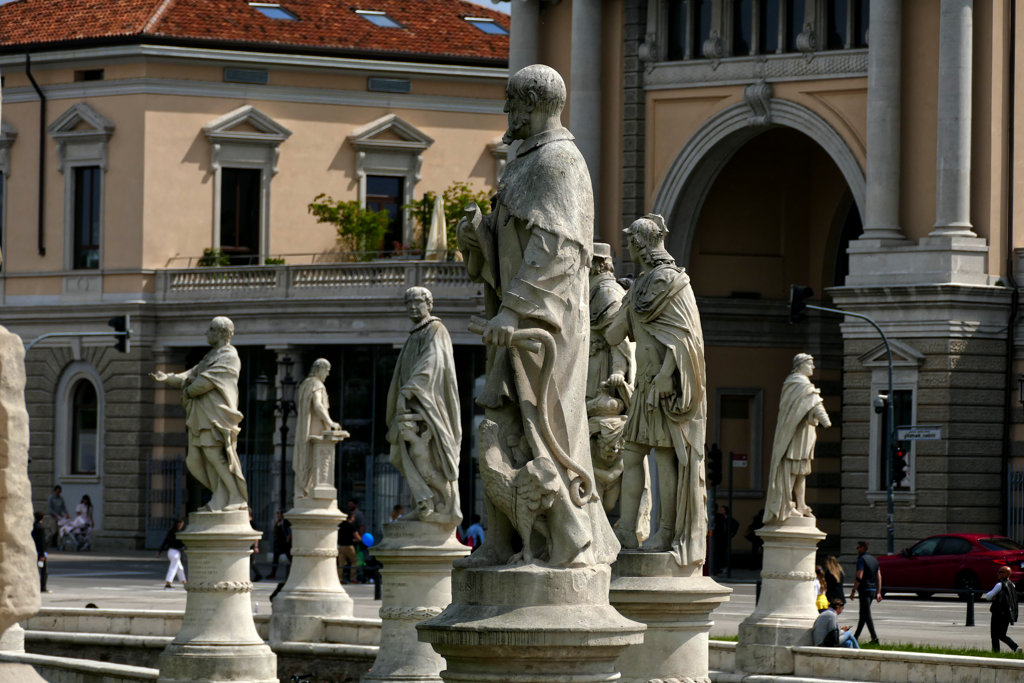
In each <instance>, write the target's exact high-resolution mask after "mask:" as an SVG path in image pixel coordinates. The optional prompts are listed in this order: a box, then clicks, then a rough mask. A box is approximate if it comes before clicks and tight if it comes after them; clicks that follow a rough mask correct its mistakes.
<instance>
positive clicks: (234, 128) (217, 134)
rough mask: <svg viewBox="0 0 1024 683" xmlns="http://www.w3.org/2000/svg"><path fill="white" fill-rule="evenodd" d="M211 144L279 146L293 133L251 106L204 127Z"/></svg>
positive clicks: (236, 110) (248, 105) (240, 108)
mask: <svg viewBox="0 0 1024 683" xmlns="http://www.w3.org/2000/svg"><path fill="white" fill-rule="evenodd" d="M203 132H204V133H206V137H207V138H209V139H210V142H214V143H223V142H257V143H265V144H272V145H279V144H281V143H282V142H284V141H285V140H287V139H288V138H289V137H290V136H291V134H292V132H291V131H290V130H288V129H287V128H285V127H284V126H282V125H281V124H280V123H278V122H277V121H275V120H274V119H272V118H270V117H269V116H267V115H266V114H264V113H263V112H261V111H260V110H259V109H257V108H256V107H254V106H252V105H251V104H247V105H245V106H244V107H239V108H238V109H235V110H234V111H229V112H228V113H227V114H224V115H223V116H219V117H217V118H215V119H214V120H213V121H210V122H209V123H208V124H206V125H205V126H203Z"/></svg>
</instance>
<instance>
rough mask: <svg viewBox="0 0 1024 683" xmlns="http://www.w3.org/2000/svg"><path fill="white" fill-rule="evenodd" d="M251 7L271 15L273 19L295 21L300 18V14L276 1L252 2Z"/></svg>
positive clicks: (264, 14) (267, 15)
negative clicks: (290, 10)
mask: <svg viewBox="0 0 1024 683" xmlns="http://www.w3.org/2000/svg"><path fill="white" fill-rule="evenodd" d="M249 7H252V8H253V9H254V10H256V11H257V12H259V13H260V14H262V15H263V16H265V17H270V18H271V19H283V20H285V21H295V20H296V19H298V18H299V17H298V15H296V14H293V13H292V12H289V11H288V10H286V9H285V8H284V7H281V5H279V4H277V3H276V2H250V3H249Z"/></svg>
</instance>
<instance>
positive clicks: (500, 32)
mask: <svg viewBox="0 0 1024 683" xmlns="http://www.w3.org/2000/svg"><path fill="white" fill-rule="evenodd" d="M466 21H468V22H469V23H471V24H472V25H473V26H476V27H477V28H478V29H480V30H481V31H483V32H484V33H492V34H494V35H497V36H507V35H508V31H506V30H505V29H503V28H502V27H501V26H500V25H498V24H496V23H495V22H494V19H489V18H487V17H466Z"/></svg>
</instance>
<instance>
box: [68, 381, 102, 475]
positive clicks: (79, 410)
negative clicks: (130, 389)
mask: <svg viewBox="0 0 1024 683" xmlns="http://www.w3.org/2000/svg"><path fill="white" fill-rule="evenodd" d="M70 408H71V452H70V453H69V456H70V458H69V462H68V465H69V467H68V471H69V473H70V474H96V459H97V455H98V452H99V430H98V425H99V400H98V398H97V396H96V387H95V386H93V383H92V382H90V381H89V380H87V379H84V378H83V379H80V380H78V381H77V382H76V383H75V386H74V388H73V389H72V390H71V406H70Z"/></svg>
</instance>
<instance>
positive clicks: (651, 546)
mask: <svg viewBox="0 0 1024 683" xmlns="http://www.w3.org/2000/svg"><path fill="white" fill-rule="evenodd" d="M673 540H675V539H674V534H673V533H672V529H670V528H668V527H661V528H660V529H658V533H656V534H654V535H653V536H651V538H650V539H648V541H647V543H645V544H644V550H652V551H655V552H662V551H665V550H668V549H669V548H671V547H672V541H673Z"/></svg>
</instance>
